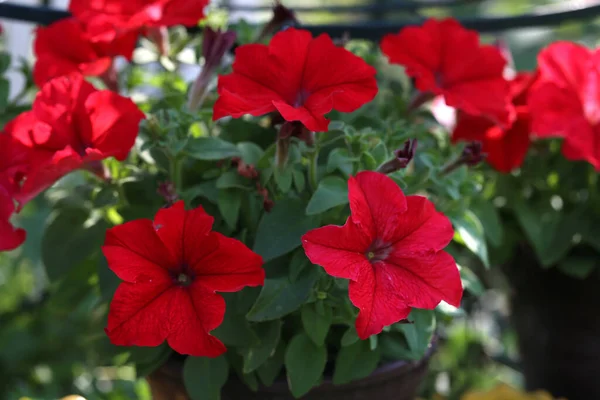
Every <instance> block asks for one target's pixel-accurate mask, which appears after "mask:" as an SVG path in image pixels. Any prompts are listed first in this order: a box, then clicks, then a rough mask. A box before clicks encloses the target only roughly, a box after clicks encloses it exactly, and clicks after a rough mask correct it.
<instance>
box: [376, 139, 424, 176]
mask: <svg viewBox="0 0 600 400" xmlns="http://www.w3.org/2000/svg"><path fill="white" fill-rule="evenodd" d="M416 150H417V139H408V140H407V141H406V142H404V147H402V148H400V149H397V150H395V151H394V155H395V157H394V158H392V159H391V160H390V161H388V162H386V163H385V164H383V165H382V166H381V167H379V168H378V169H377V172H381V173H383V174H391V173H392V172H395V171H398V170H401V169H403V168H406V166H407V165H408V164H409V163H410V161H411V160H412V159H413V158H414V156H415V151H416Z"/></svg>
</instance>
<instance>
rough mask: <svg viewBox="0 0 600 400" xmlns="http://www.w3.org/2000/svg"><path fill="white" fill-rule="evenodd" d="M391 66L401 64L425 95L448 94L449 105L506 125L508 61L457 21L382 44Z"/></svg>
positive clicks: (403, 34) (431, 22)
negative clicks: (506, 75) (506, 71)
mask: <svg viewBox="0 0 600 400" xmlns="http://www.w3.org/2000/svg"><path fill="white" fill-rule="evenodd" d="M381 47H382V51H383V52H384V53H385V54H386V55H387V56H388V58H389V59H390V62H391V63H396V64H402V65H404V66H405V67H406V72H407V74H408V75H410V76H413V77H414V78H416V86H417V88H419V89H420V90H422V91H427V92H433V93H435V94H443V95H444V99H445V101H446V104H448V105H449V106H452V107H456V108H458V109H461V110H463V111H465V112H468V113H469V114H474V115H486V116H489V117H491V118H494V119H495V120H496V121H497V122H499V123H501V124H507V123H508V121H509V116H510V113H509V112H510V107H509V88H508V84H507V82H506V81H505V80H504V78H503V71H504V66H505V64H506V60H505V59H504V57H503V56H502V54H501V53H500V51H499V50H498V49H496V48H494V47H492V46H483V45H480V44H479V38H478V35H477V33H476V32H474V31H471V30H467V29H465V28H464V27H462V26H461V25H460V24H459V23H458V22H457V21H456V20H453V19H445V20H442V21H436V20H434V19H429V20H427V21H426V22H425V24H424V25H423V26H422V27H419V28H416V27H408V28H404V29H403V30H401V31H400V33H399V34H398V35H388V36H386V37H385V38H384V40H383V41H382V45H381Z"/></svg>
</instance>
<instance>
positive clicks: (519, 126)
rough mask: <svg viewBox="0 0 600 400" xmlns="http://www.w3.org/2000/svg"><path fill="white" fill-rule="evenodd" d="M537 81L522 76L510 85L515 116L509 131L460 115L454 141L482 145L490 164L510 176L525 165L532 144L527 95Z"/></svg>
mask: <svg viewBox="0 0 600 400" xmlns="http://www.w3.org/2000/svg"><path fill="white" fill-rule="evenodd" d="M534 80H535V75H533V74H531V73H519V74H518V75H517V76H516V77H515V78H514V79H513V80H512V81H510V82H509V83H510V89H511V90H510V93H511V99H512V105H513V106H514V114H513V118H512V122H511V123H510V125H509V126H508V127H507V128H502V127H501V126H499V125H496V124H494V123H493V122H492V121H491V120H489V119H487V118H485V117H481V116H479V117H478V116H473V115H469V114H466V113H459V114H458V120H457V124H456V127H455V128H454V131H453V133H452V141H453V142H457V141H467V142H472V141H479V142H481V143H482V144H483V152H484V153H486V154H487V159H486V160H487V162H489V163H490V165H491V166H492V167H494V168H495V169H496V170H498V171H500V172H505V173H508V172H510V171H512V170H513V169H515V168H518V167H520V166H521V164H523V160H524V159H525V156H526V155H527V151H528V150H529V144H530V143H531V138H530V136H531V115H530V113H529V107H528V106H527V94H528V92H529V89H530V87H531V86H532V84H533V82H534Z"/></svg>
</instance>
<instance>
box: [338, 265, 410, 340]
mask: <svg viewBox="0 0 600 400" xmlns="http://www.w3.org/2000/svg"><path fill="white" fill-rule="evenodd" d="M379 267H380V265H379V264H376V265H375V266H371V265H369V268H362V269H361V274H360V276H359V277H358V280H357V281H356V282H355V281H351V282H350V286H349V294H350V300H351V301H352V304H354V305H355V306H356V307H358V309H359V310H360V312H359V313H358V318H357V319H356V332H357V333H358V336H359V337H360V338H361V339H367V338H368V337H369V336H371V335H376V334H378V333H380V332H381V331H382V330H383V327H385V326H387V325H391V324H393V323H396V322H398V321H400V320H402V319H405V318H406V317H407V316H408V314H410V307H409V306H408V305H407V304H406V303H405V302H404V298H403V297H402V296H401V291H400V290H399V289H400V284H401V282H396V281H394V280H392V279H388V276H387V274H386V273H385V271H384V270H382V269H381V268H379Z"/></svg>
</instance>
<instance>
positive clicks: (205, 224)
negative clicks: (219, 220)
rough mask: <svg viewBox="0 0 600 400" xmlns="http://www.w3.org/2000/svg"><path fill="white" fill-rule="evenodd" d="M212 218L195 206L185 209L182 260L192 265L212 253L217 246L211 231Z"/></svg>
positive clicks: (216, 238) (215, 238)
mask: <svg viewBox="0 0 600 400" xmlns="http://www.w3.org/2000/svg"><path fill="white" fill-rule="evenodd" d="M213 222H214V218H213V217H211V216H210V215H208V214H207V213H206V211H204V209H203V208H202V207H197V208H195V209H193V210H190V211H187V212H186V216H185V229H184V232H183V251H184V255H185V257H184V262H185V264H186V265H188V266H190V267H192V266H194V265H196V264H198V263H199V262H200V260H202V259H203V258H204V257H206V256H207V255H209V254H210V253H212V252H213V251H215V250H216V249H217V247H218V246H219V240H218V237H217V236H216V234H215V233H211V229H212V225H213Z"/></svg>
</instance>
